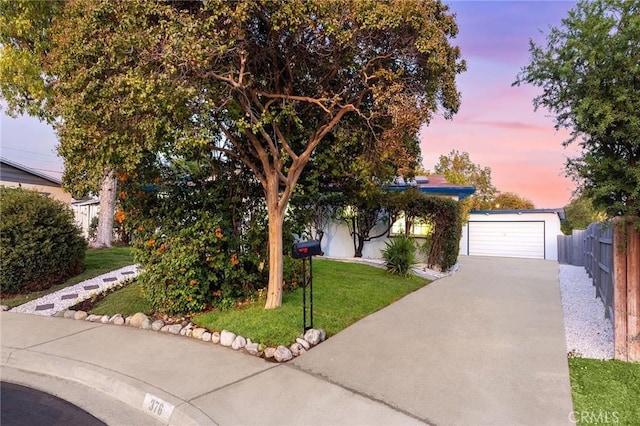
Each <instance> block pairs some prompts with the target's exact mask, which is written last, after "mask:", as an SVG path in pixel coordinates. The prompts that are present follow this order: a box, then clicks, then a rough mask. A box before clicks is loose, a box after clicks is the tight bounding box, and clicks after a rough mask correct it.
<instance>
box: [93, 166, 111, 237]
mask: <svg viewBox="0 0 640 426" xmlns="http://www.w3.org/2000/svg"><path fill="white" fill-rule="evenodd" d="M116 184H117V181H116V176H115V171H114V170H113V169H109V168H105V169H104V175H103V176H102V182H101V184H100V214H99V216H98V230H97V233H96V241H95V242H94V243H93V244H92V245H91V246H92V247H96V248H102V247H111V243H112V241H113V215H114V213H115V207H116Z"/></svg>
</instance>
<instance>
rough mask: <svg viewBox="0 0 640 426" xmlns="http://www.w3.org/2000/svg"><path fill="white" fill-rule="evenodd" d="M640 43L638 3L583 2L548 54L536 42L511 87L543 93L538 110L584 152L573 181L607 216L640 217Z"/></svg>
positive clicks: (572, 164)
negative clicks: (532, 88) (567, 131)
mask: <svg viewBox="0 0 640 426" xmlns="http://www.w3.org/2000/svg"><path fill="white" fill-rule="evenodd" d="M638 40H640V3H638V2H637V1H626V0H596V1H585V0H581V1H579V2H578V4H577V5H576V7H575V8H574V9H572V10H571V11H569V14H568V16H567V17H566V18H564V19H563V20H562V25H561V26H560V27H556V28H551V30H550V31H549V33H548V34H547V40H546V42H547V43H546V46H539V45H536V44H535V43H534V42H531V44H530V52H531V63H530V64H529V65H527V66H525V67H524V68H523V69H522V70H521V73H520V74H519V75H518V77H517V80H516V81H515V83H514V84H515V85H520V84H525V83H528V84H532V85H534V86H537V87H540V88H541V89H542V93H541V94H540V95H539V96H537V97H536V98H534V100H533V104H534V107H535V108H536V109H538V108H540V107H543V108H546V109H548V110H549V111H551V112H552V113H553V114H554V115H555V127H556V128H557V129H560V128H567V129H570V130H571V136H570V137H569V139H567V140H566V141H565V142H564V145H565V146H567V145H570V144H573V143H577V144H578V145H579V146H580V148H581V149H582V153H581V154H580V155H579V156H577V157H576V158H572V159H569V160H568V162H567V173H568V175H569V176H571V177H572V178H573V179H574V180H575V181H576V182H577V184H578V185H579V189H580V190H581V192H582V193H583V194H584V195H585V196H586V197H588V198H590V199H592V200H593V203H594V206H595V207H596V208H598V209H602V210H604V211H606V213H607V214H608V215H609V216H616V215H629V216H638V215H640V119H639V117H638V111H640V43H638Z"/></svg>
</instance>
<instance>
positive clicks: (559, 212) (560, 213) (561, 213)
mask: <svg viewBox="0 0 640 426" xmlns="http://www.w3.org/2000/svg"><path fill="white" fill-rule="evenodd" d="M471 213H477V214H518V213H555V214H557V215H558V217H559V218H560V220H565V219H566V215H565V212H564V209H562V208H560V209H520V210H471Z"/></svg>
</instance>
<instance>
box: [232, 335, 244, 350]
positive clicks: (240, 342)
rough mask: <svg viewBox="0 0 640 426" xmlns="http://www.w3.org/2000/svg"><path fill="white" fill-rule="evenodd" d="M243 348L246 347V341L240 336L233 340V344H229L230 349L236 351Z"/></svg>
mask: <svg viewBox="0 0 640 426" xmlns="http://www.w3.org/2000/svg"><path fill="white" fill-rule="evenodd" d="M245 346H247V339H245V338H244V337H242V336H236V338H235V339H233V343H232V344H231V349H233V350H234V351H237V350H238V349H242V348H244V347H245Z"/></svg>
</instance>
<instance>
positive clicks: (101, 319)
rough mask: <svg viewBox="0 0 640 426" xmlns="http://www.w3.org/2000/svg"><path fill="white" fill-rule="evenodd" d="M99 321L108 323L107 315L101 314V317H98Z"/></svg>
mask: <svg viewBox="0 0 640 426" xmlns="http://www.w3.org/2000/svg"><path fill="white" fill-rule="evenodd" d="M100 322H101V323H103V324H108V323H109V315H103V316H102V318H100Z"/></svg>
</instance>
